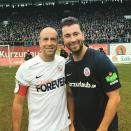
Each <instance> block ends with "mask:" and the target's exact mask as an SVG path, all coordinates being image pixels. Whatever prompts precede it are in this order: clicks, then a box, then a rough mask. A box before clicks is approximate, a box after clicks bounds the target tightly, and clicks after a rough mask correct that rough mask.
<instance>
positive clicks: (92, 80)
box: [66, 48, 121, 131]
mask: <svg viewBox="0 0 131 131" xmlns="http://www.w3.org/2000/svg"><path fill="white" fill-rule="evenodd" d="M66 83H67V84H68V85H69V86H70V87H71V89H72V92H73V96H74V102H75V124H76V126H77V128H78V129H79V130H78V131H96V129H97V128H98V127H99V124H100V123H101V120H102V118H103V115H104V112H105V107H106V104H107V101H108V97H107V96H106V92H110V91H113V90H115V89H118V88H120V86H121V85H120V82H119V76H118V72H117V69H116V67H115V66H114V64H113V63H112V62H111V61H110V60H109V58H108V57H107V56H106V55H105V54H103V53H101V52H99V51H96V50H94V49H91V48H88V50H87V51H86V53H85V55H84V57H83V59H82V60H81V61H77V62H75V61H74V60H73V58H71V59H69V60H68V61H67V63H66ZM116 120H117V115H116V116H115V118H114V120H113V121H116ZM112 124H113V122H112ZM113 126H114V127H113V128H117V126H118V125H117V124H114V125H113Z"/></svg>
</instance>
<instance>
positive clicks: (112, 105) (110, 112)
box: [97, 89, 120, 131]
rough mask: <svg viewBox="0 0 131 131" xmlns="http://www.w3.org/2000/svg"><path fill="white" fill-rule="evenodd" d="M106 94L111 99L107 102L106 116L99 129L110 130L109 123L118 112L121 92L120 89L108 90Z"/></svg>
mask: <svg viewBox="0 0 131 131" xmlns="http://www.w3.org/2000/svg"><path fill="white" fill-rule="evenodd" d="M106 95H107V96H108V98H109V100H108V102H107V106H106V109H105V113H104V117H103V119H102V122H101V124H100V126H99V128H98V129H97V131H108V128H109V125H110V123H111V121H112V120H113V118H114V116H115V114H116V110H117V107H118V105H119V102H120V94H119V90H118V89H117V90H114V91H111V92H108V93H106Z"/></svg>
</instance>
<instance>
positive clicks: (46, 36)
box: [39, 27, 58, 57]
mask: <svg viewBox="0 0 131 131" xmlns="http://www.w3.org/2000/svg"><path fill="white" fill-rule="evenodd" d="M57 36H58V35H57V32H56V31H55V29H53V28H51V27H47V28H45V29H43V30H42V31H41V33H40V38H39V45H40V49H41V53H42V55H43V56H44V57H54V55H55V52H56V50H57Z"/></svg>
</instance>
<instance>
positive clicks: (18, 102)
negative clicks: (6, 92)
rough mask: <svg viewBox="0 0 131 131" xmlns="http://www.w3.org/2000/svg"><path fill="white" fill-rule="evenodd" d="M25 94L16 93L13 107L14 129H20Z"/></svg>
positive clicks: (17, 130) (15, 130) (16, 130)
mask: <svg viewBox="0 0 131 131" xmlns="http://www.w3.org/2000/svg"><path fill="white" fill-rule="evenodd" d="M24 99H25V96H20V95H19V94H15V97H14V101H13V107H12V121H13V131H20V127H21V119H22V112H23V103H24Z"/></svg>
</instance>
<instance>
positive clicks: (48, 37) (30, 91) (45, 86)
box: [12, 27, 71, 131]
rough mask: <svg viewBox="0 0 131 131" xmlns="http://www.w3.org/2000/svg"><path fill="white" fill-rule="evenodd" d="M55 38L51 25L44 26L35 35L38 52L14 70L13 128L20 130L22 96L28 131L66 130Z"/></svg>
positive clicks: (62, 70) (61, 70)
mask: <svg viewBox="0 0 131 131" xmlns="http://www.w3.org/2000/svg"><path fill="white" fill-rule="evenodd" d="M57 37H58V34H57V32H56V30H55V29H54V28H52V27H46V28H44V29H43V30H42V31H41V32H40V36H39V45H40V49H41V52H40V53H39V55H37V56H36V57H34V58H32V59H30V60H28V61H26V62H24V63H23V64H22V65H21V66H20V67H19V69H18V71H17V72H16V87H15V97H14V101H13V111H12V113H13V131H20V128H21V119H22V111H23V104H24V99H25V97H26V95H27V98H28V109H29V125H28V131H69V124H70V119H69V113H68V110H67V101H66V90H65V87H66V86H65V59H64V58H63V57H61V56H58V55H55V53H56V50H57V43H58V41H57V40H58V38H57ZM70 131H71V130H70Z"/></svg>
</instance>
